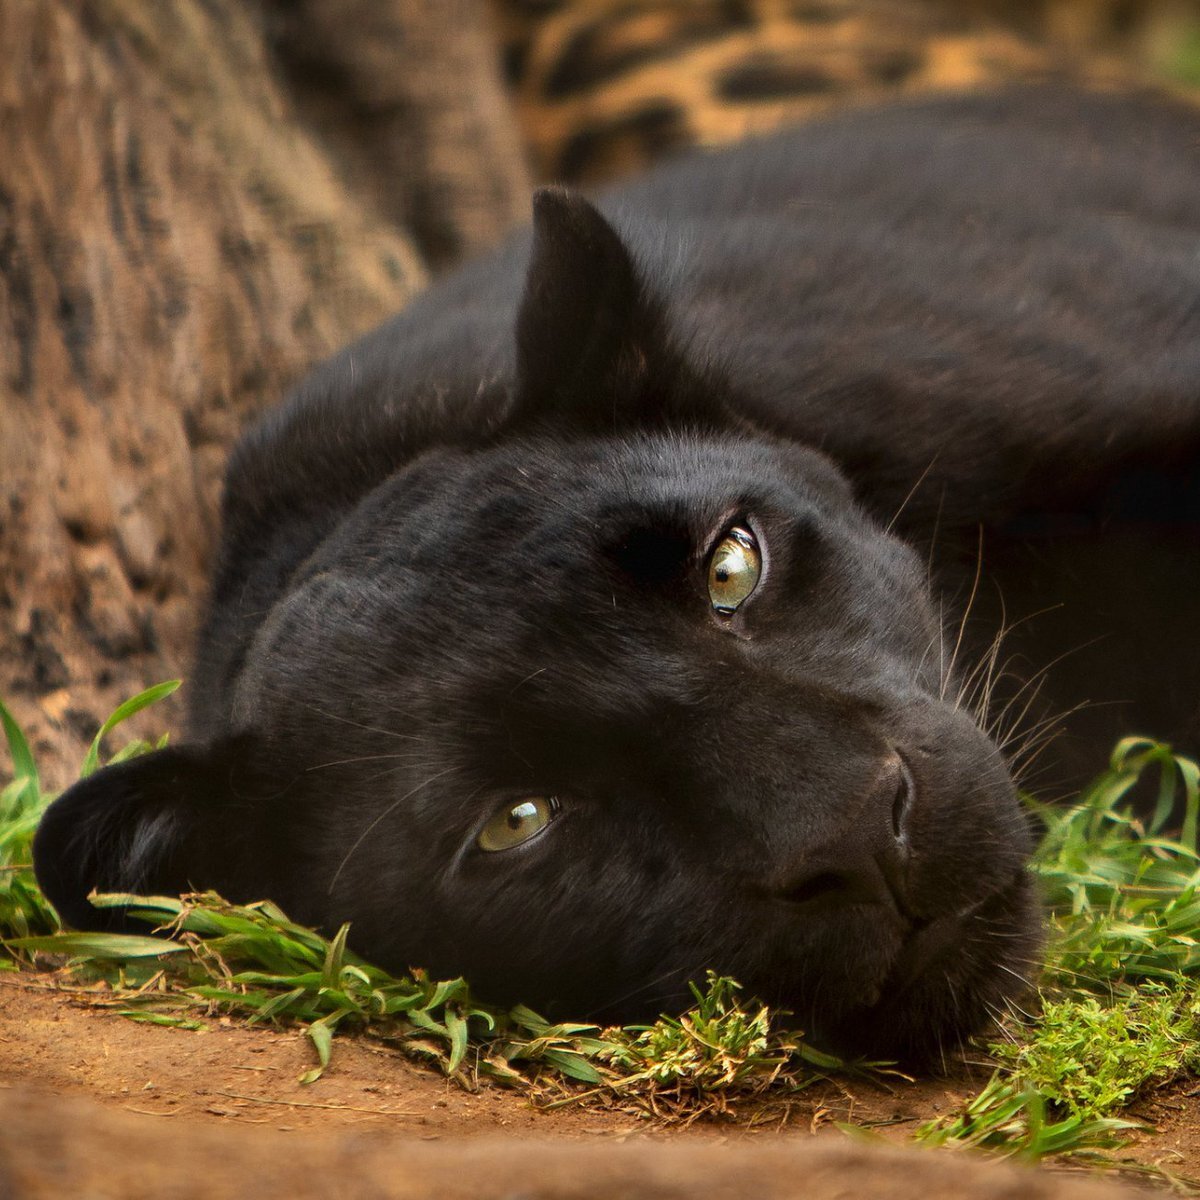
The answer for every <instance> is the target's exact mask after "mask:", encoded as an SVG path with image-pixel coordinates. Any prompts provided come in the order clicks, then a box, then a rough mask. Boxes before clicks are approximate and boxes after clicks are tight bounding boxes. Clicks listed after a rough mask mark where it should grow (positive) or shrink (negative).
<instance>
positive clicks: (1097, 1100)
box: [0, 683, 1200, 1160]
mask: <svg viewBox="0 0 1200 1200" xmlns="http://www.w3.org/2000/svg"><path fill="white" fill-rule="evenodd" d="M176 686H177V685H176V684H174V683H169V684H162V685H159V686H158V687H157V688H151V689H149V690H148V691H146V692H143V693H141V694H140V695H138V696H135V697H134V698H133V699H132V700H130V701H128V702H127V703H126V704H124V705H122V706H121V707H120V708H119V709H118V710H117V711H116V712H115V713H114V714H113V716H112V717H111V718H110V719H109V720H108V721H107V722H106V723H105V725H104V727H103V728H102V730H101V731H100V733H99V734H98V735H97V738H96V741H95V743H94V744H93V746H92V749H91V750H90V751H89V754H88V756H87V758H86V760H85V762H84V764H83V773H88V772H90V771H91V770H94V769H95V768H96V767H97V766H98V765H99V762H100V748H101V744H102V742H103V739H104V738H106V737H107V736H108V735H110V734H111V733H112V732H113V731H114V730H115V729H116V728H117V727H118V726H119V725H120V723H121V722H122V721H123V720H124V719H126V718H127V717H129V716H131V715H132V714H133V713H135V712H138V711H141V709H143V708H145V707H146V706H147V705H149V704H152V703H153V702H154V701H155V700H157V699H159V698H161V697H162V696H164V695H167V694H169V692H170V691H173V690H174V688H175V687H176ZM0 722H2V723H3V726H4V731H5V735H6V738H7V741H8V745H9V751H10V754H11V757H12V762H13V781H12V782H11V783H10V784H9V785H8V786H7V787H5V788H4V789H3V791H0V941H2V945H3V949H4V952H5V953H4V954H0V969H9V970H18V969H21V968H22V967H27V966H32V965H34V964H35V963H36V962H38V961H39V960H40V959H42V958H44V957H45V956H52V959H53V961H54V962H55V963H64V960H65V969H66V970H67V971H68V972H69V973H70V974H71V975H72V976H73V977H75V978H79V979H81V981H83V982H94V981H95V980H97V979H103V980H105V981H107V983H108V984H109V985H110V986H109V989H108V990H107V991H106V995H107V997H108V999H107V1001H106V1003H108V1004H110V1006H111V1007H113V1008H114V1009H115V1010H116V1011H117V1012H119V1013H120V1014H121V1015H123V1016H126V1017H129V1018H130V1019H134V1020H141V1021H149V1022H154V1023H158V1024H168V1025H178V1026H183V1027H192V1028H194V1027H196V1026H197V1024H198V1023H199V1022H200V1021H202V1020H203V1019H204V1018H205V1017H206V1016H208V1015H212V1014H214V1013H218V1012H219V1013H229V1014H234V1015H237V1016H239V1017H241V1018H242V1019H244V1020H246V1021H248V1022H251V1023H258V1022H273V1023H274V1022H298V1023H300V1024H302V1025H303V1026H304V1027H305V1028H306V1029H307V1032H308V1036H309V1038H310V1039H311V1041H312V1044H313V1050H314V1058H315V1065H314V1066H313V1067H312V1069H311V1070H309V1071H308V1072H307V1073H306V1074H305V1075H304V1076H303V1080H304V1082H307V1083H311V1082H314V1081H315V1080H316V1079H318V1078H319V1077H320V1075H321V1072H322V1071H323V1070H324V1069H325V1067H326V1066H327V1065H328V1063H329V1061H330V1056H331V1054H332V1051H333V1046H334V1035H335V1033H337V1032H339V1031H343V1030H358V1031H363V1032H366V1033H368V1034H370V1035H372V1036H374V1037H377V1038H381V1039H384V1040H386V1041H387V1042H389V1043H390V1044H392V1045H394V1046H396V1047H397V1048H398V1049H400V1050H401V1051H403V1052H404V1053H406V1054H408V1055H410V1056H414V1057H417V1058H420V1059H422V1060H425V1061H427V1062H429V1063H431V1064H434V1065H436V1066H437V1067H439V1068H440V1069H441V1070H442V1071H444V1072H445V1073H446V1074H447V1075H449V1076H450V1077H451V1078H453V1079H455V1080H457V1081H458V1082H459V1083H461V1084H463V1085H464V1086H467V1087H472V1086H474V1085H475V1082H476V1081H477V1079H478V1078H479V1076H481V1075H483V1076H489V1077H491V1078H492V1079H494V1080H496V1081H497V1082H500V1083H504V1084H509V1085H512V1086H514V1087H519V1088H522V1089H526V1090H527V1091H528V1092H529V1093H530V1094H531V1095H532V1096H534V1097H535V1099H537V1100H538V1101H539V1102H540V1103H542V1104H546V1105H551V1106H553V1105H558V1104H563V1103H580V1102H587V1101H588V1100H590V1099H594V1098H597V1097H599V1098H601V1099H603V1100H604V1101H605V1102H606V1103H613V1102H614V1100H616V1101H617V1102H621V1103H626V1104H633V1105H636V1106H638V1107H640V1108H641V1109H643V1110H645V1111H648V1112H650V1113H652V1114H654V1115H655V1116H657V1117H659V1118H662V1119H668V1120H675V1121H684V1122H686V1121H690V1120H694V1119H695V1118H696V1117H698V1116H702V1115H708V1114H719V1113H729V1112H735V1111H737V1110H738V1109H739V1108H741V1107H744V1106H746V1105H748V1104H751V1105H761V1104H763V1103H770V1102H772V1101H780V1100H786V1098H787V1097H790V1096H792V1095H794V1094H795V1093H796V1092H798V1091H800V1090H802V1089H803V1088H806V1087H808V1086H810V1085H811V1084H812V1083H814V1082H816V1081H818V1080H821V1079H824V1078H827V1077H828V1076H829V1075H830V1074H833V1073H845V1072H848V1071H860V1072H862V1071H867V1072H874V1073H876V1074H878V1073H879V1072H880V1071H881V1070H883V1069H884V1067H883V1065H881V1064H847V1063H844V1062H840V1061H839V1060H837V1059H834V1058H832V1057H830V1056H828V1055H825V1054H822V1053H821V1052H819V1051H817V1050H815V1049H814V1048H813V1047H810V1046H808V1045H806V1044H805V1042H804V1040H803V1036H802V1035H801V1034H800V1033H798V1032H796V1031H793V1030H789V1029H788V1028H787V1027H786V1022H785V1021H782V1020H781V1019H780V1018H783V1017H785V1016H786V1014H778V1016H776V1015H775V1014H772V1013H771V1012H770V1011H769V1010H768V1009H767V1008H766V1007H765V1006H763V1005H762V1004H759V1003H757V1002H754V1001H752V1000H750V999H748V998H743V997H742V996H741V995H740V991H739V988H738V985H737V984H736V983H735V982H734V981H733V980H730V979H725V978H721V977H718V976H715V975H713V974H711V973H710V974H709V976H708V978H707V979H706V981H705V982H704V985H703V986H696V985H693V992H694V996H695V1003H694V1005H693V1007H692V1008H691V1009H690V1010H689V1011H688V1012H686V1013H684V1014H682V1015H681V1016H675V1017H666V1016H664V1017H662V1018H660V1019H659V1020H658V1021H657V1022H655V1023H654V1024H652V1025H648V1026H630V1027H625V1028H609V1029H597V1028H595V1027H594V1026H590V1025H584V1024H570V1023H566V1024H552V1023H550V1022H547V1021H545V1020H543V1019H542V1018H541V1017H540V1016H538V1015H537V1014H536V1013H534V1012H532V1011H530V1010H529V1009H527V1008H524V1007H521V1006H518V1007H516V1008H513V1009H511V1010H508V1011H501V1010H498V1009H494V1008H491V1007H489V1006H487V1005H484V1004H481V1003H479V1002H478V1001H476V1000H475V999H474V998H473V997H472V995H471V993H470V989H469V988H468V986H467V984H466V983H465V982H464V981H463V980H462V979H455V980H431V979H428V978H427V977H426V976H425V975H424V974H422V973H421V972H419V971H414V972H412V974H410V975H408V976H400V977H397V976H392V975H389V974H387V973H386V972H384V971H381V970H380V969H379V968H377V967H375V966H373V965H372V964H370V963H368V962H366V961H364V960H363V959H361V958H359V957H358V956H356V955H355V954H354V953H353V952H352V951H350V950H349V949H348V947H347V935H348V932H349V930H348V927H344V928H342V929H341V930H339V931H338V933H337V934H336V935H335V936H334V937H333V938H331V939H326V938H324V937H322V936H320V935H319V934H317V933H314V932H313V931H312V930H309V929H306V928H303V927H301V926H299V925H296V924H294V923H292V922H290V921H289V920H288V919H287V917H286V916H285V915H284V914H283V913H282V912H280V911H279V909H278V908H276V907H275V906H274V905H272V904H270V903H269V902H262V903H258V904H250V905H235V904H230V903H228V902H226V901H224V900H222V899H221V898H220V897H218V896H215V895H213V894H207V895H199V896H188V897H183V898H176V897H129V896H110V897H105V898H100V899H99V900H98V902H100V903H107V904H114V905H115V904H129V903H130V902H131V901H133V902H134V903H135V906H136V911H137V912H139V913H140V915H142V916H143V917H144V919H145V920H146V921H147V923H148V928H149V927H152V926H153V927H159V928H161V929H163V930H164V931H165V932H166V933H167V934H168V938H167V939H164V938H163V937H161V936H157V937H139V936H130V935H118V934H94V933H93V934H85V933H74V932H67V931H64V930H62V929H61V927H60V925H59V922H58V919H57V917H56V915H55V914H54V912H53V910H52V908H51V907H50V906H49V905H48V904H47V903H46V901H45V900H44V899H43V898H42V896H41V894H40V892H39V891H38V889H37V886H36V883H35V881H34V878H33V873H32V870H31V869H30V866H29V850H30V843H31V840H32V836H33V831H34V829H35V828H36V824H37V820H38V817H39V815H40V813H41V811H42V809H43V808H44V807H45V805H46V803H48V802H49V799H50V798H49V797H47V796H46V795H44V794H43V792H42V790H41V785H40V782H39V777H38V772H37V765H36V762H35V760H34V756H33V754H32V752H31V750H30V748H29V745H28V743H27V741H26V739H25V738H24V736H23V734H22V732H21V730H20V729H19V728H18V726H17V724H16V722H15V721H14V720H13V719H12V717H11V716H10V715H9V713H8V712H7V710H5V709H4V708H3V706H2V705H0ZM160 744H161V743H160ZM151 748H152V747H151V746H150V745H149V744H147V743H142V742H135V743H131V744H130V745H128V746H126V747H125V748H124V749H123V750H121V751H120V752H119V753H118V755H117V756H115V757H117V758H124V757H128V756H129V755H130V754H135V753H140V752H143V751H145V750H148V749H151ZM110 761H112V760H110ZM1139 782H1140V784H1141V787H1142V788H1143V789H1144V788H1145V787H1146V786H1147V785H1152V786H1153V787H1154V788H1155V789H1156V802H1155V806H1154V810H1153V813H1152V815H1151V816H1150V818H1149V819H1147V820H1144V821H1143V820H1139V819H1138V818H1137V817H1136V816H1134V815H1133V813H1132V810H1131V808H1130V805H1129V799H1130V793H1131V791H1132V790H1133V788H1134V787H1135V786H1137V785H1139ZM1030 804H1031V807H1032V808H1033V810H1034V812H1035V813H1036V816H1037V818H1038V819H1039V820H1040V822H1041V823H1042V826H1043V830H1044V832H1043V835H1042V838H1041V842H1040V845H1039V848H1038V851H1037V853H1036V855H1035V859H1034V863H1033V868H1032V869H1033V871H1034V872H1035V874H1036V875H1037V876H1038V877H1039V878H1040V881H1041V884H1042V887H1043V890H1044V894H1045V897H1046V900H1047V905H1048V912H1049V921H1050V938H1049V942H1048V949H1047V952H1046V959H1045V965H1044V970H1043V974H1042V979H1041V987H1040V993H1039V995H1038V997H1037V1002H1036V1004H1034V1005H1033V1006H1032V1011H1031V1014H1030V1015H1023V1014H1020V1013H1014V1014H1012V1015H1010V1017H1009V1018H1008V1019H1007V1020H1006V1021H1005V1023H1004V1026H1003V1030H1002V1032H1003V1040H998V1041H995V1042H993V1043H992V1044H991V1045H989V1046H988V1047H987V1049H988V1051H989V1053H990V1055H991V1057H992V1059H993V1061H994V1062H995V1064H996V1066H995V1072H994V1074H993V1075H992V1077H991V1079H990V1080H989V1082H988V1083H987V1085H986V1086H985V1087H984V1088H983V1089H982V1090H981V1091H980V1093H979V1094H978V1095H977V1096H975V1097H973V1098H972V1099H971V1100H970V1101H969V1102H968V1103H966V1104H965V1105H964V1106H963V1108H962V1109H961V1110H960V1111H959V1112H957V1113H955V1114H952V1115H951V1116H949V1117H946V1118H943V1119H940V1120H938V1121H933V1122H929V1123H927V1124H925V1125H923V1126H921V1127H920V1128H919V1129H918V1130H917V1132H916V1138H917V1140H919V1141H921V1142H924V1143H927V1144H933V1145H967V1146H975V1147H979V1148H982V1149H987V1150H990V1151H993V1152H996V1153H1000V1154H1005V1155H1011V1156H1017V1157H1022V1158H1027V1159H1033V1160H1036V1159H1039V1158H1044V1157H1046V1156H1049V1155H1068V1154H1070V1155H1087V1154H1095V1153H1096V1152H1098V1151H1102V1150H1108V1149H1112V1148H1113V1147H1116V1146H1119V1145H1120V1144H1121V1143H1122V1140H1123V1139H1124V1138H1125V1137H1127V1136H1128V1133H1129V1131H1130V1130H1131V1129H1134V1128H1137V1127H1138V1123H1137V1122H1136V1121H1132V1120H1130V1119H1128V1117H1127V1116H1125V1115H1123V1113H1124V1110H1126V1109H1127V1108H1128V1106H1129V1105H1130V1103H1131V1102H1132V1101H1134V1100H1135V1099H1136V1098H1137V1097H1138V1096H1139V1095H1141V1094H1143V1093H1144V1092H1145V1091H1146V1089H1148V1088H1151V1087H1154V1086H1157V1085H1159V1084H1162V1083H1165V1082H1168V1081H1170V1080H1171V1079H1173V1078H1174V1077H1176V1076H1178V1075H1180V1074H1182V1073H1184V1072H1187V1071H1191V1070H1193V1069H1196V1068H1197V1067H1198V1066H1200V1049H1198V1047H1197V1038H1198V1035H1200V992H1198V991H1197V986H1196V985H1197V978H1198V977H1200V937H1198V934H1200V855H1198V853H1197V825H1198V822H1200V770H1198V769H1197V767H1196V764H1194V763H1192V762H1190V761H1189V760H1187V759H1183V758H1180V757H1177V756H1175V755H1173V754H1172V753H1171V752H1170V751H1169V749H1168V748H1167V747H1165V746H1162V745H1160V744H1158V743H1154V742H1150V741H1147V740H1145V739H1135V738H1130V739H1126V740H1125V741H1123V742H1121V743H1120V744H1119V745H1118V746H1117V748H1116V750H1115V751H1114V753H1113V756H1112V760H1111V763H1110V765H1109V769H1108V770H1107V771H1106V772H1105V773H1104V774H1103V775H1101V776H1100V777H1099V778H1098V779H1097V780H1096V781H1095V783H1094V784H1093V785H1092V786H1091V787H1090V788H1089V789H1088V790H1087V791H1086V793H1085V794H1084V795H1083V796H1082V797H1081V798H1080V802H1079V803H1078V804H1077V805H1076V806H1074V807H1070V808H1066V807H1047V806H1039V805H1035V804H1033V802H1032V801H1031V802H1030ZM1179 814H1182V818H1180V816H1179ZM1172 822H1176V823H1178V825H1179V827H1178V829H1175V828H1174V826H1173V824H1172Z"/></svg>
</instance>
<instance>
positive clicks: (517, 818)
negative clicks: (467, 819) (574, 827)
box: [476, 796, 559, 851]
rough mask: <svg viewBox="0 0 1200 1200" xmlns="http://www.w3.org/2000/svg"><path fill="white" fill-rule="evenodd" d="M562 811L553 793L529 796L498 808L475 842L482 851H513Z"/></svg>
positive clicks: (540, 830)
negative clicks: (551, 794)
mask: <svg viewBox="0 0 1200 1200" xmlns="http://www.w3.org/2000/svg"><path fill="white" fill-rule="evenodd" d="M558 811H559V802H558V800H557V798H556V797H554V796H530V797H529V798H528V799H527V800H520V801H518V802H517V803H516V804H513V803H511V802H510V803H509V804H507V805H505V806H504V807H503V808H501V809H499V810H498V811H497V812H496V813H495V814H494V815H493V816H492V819H491V820H490V821H489V822H488V823H487V824H486V825H485V826H484V827H483V829H482V830H480V833H479V836H478V838H476V843H477V844H478V846H479V848H480V849H481V850H489V851H494V850H510V849H512V847H513V846H519V845H521V844H522V843H523V842H527V841H529V839H530V838H532V837H534V836H535V835H536V834H539V833H541V832H542V830H543V829H545V828H546V826H547V825H549V824H550V822H551V820H552V819H553V818H554V816H555V815H556V814H557V813H558Z"/></svg>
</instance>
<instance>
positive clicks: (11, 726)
mask: <svg viewBox="0 0 1200 1200" xmlns="http://www.w3.org/2000/svg"><path fill="white" fill-rule="evenodd" d="M0 725H3V726H4V738H5V740H6V741H7V742H8V753H9V755H10V756H11V757H12V764H13V779H14V780H24V781H26V783H27V785H28V784H31V785H32V787H33V790H34V791H35V792H40V791H41V781H40V780H39V779H38V769H37V762H36V760H35V759H34V757H33V751H32V750H31V749H30V747H29V741H28V739H27V738H26V737H25V734H24V732H23V731H22V729H21V727H20V725H18V724H17V721H16V718H15V717H14V716H13V715H12V713H10V712H9V711H8V709H7V708H6V707H5V705H4V703H3V702H2V701H0Z"/></svg>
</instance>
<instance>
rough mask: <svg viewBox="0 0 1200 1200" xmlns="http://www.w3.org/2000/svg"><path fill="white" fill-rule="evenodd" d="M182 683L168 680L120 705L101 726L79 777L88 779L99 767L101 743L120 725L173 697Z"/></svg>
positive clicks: (176, 680)
mask: <svg viewBox="0 0 1200 1200" xmlns="http://www.w3.org/2000/svg"><path fill="white" fill-rule="evenodd" d="M182 682H183V681H182V680H180V679H168V680H167V681H166V682H165V683H156V684H155V685H154V686H153V687H148V688H147V689H146V690H145V691H144V692H138V694H137V695H136V696H132V697H130V698H129V699H128V700H126V701H125V703H124V704H121V705H118V706H117V708H116V709H115V710H114V712H113V714H112V716H111V717H109V718H108V720H107V721H105V722H104V724H103V725H101V726H100V732H99V733H98V734H96V736H95V738H94V739H93V741H92V744H91V746H90V747H89V748H88V752H87V754H86V755H85V756H84V760H83V766H81V767H80V768H79V777H80V778H81V779H86V778H87V777H88V776H89V775H91V774H92V773H93V772H95V770H96V768H97V767H99V765H100V743H101V742H102V741H103V740H104V739H105V738H106V737H107V736H108V735H109V734H110V733H112V731H113V730H114V729H116V727H117V726H118V725H120V724H121V723H122V722H123V721H127V720H129V718H130V717H132V716H133V715H134V714H135V713H140V712H141V711H142V709H143V708H148V707H149V706H150V705H151V704H154V703H156V702H157V701H159V700H162V699H163V698H164V697H166V696H169V695H171V693H172V692H174V691H176V690H177V689H178V688H179V685H180V683H182Z"/></svg>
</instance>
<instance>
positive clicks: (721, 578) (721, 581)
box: [708, 526, 762, 617]
mask: <svg viewBox="0 0 1200 1200" xmlns="http://www.w3.org/2000/svg"><path fill="white" fill-rule="evenodd" d="M760 575H762V556H761V555H760V554H759V552H758V543H757V542H756V541H755V540H754V535H753V534H752V533H750V532H749V531H748V530H745V529H742V528H741V527H740V526H734V528H733V529H731V530H730V531H729V532H728V533H727V534H726V535H725V536H724V537H723V538H722V539H721V540H720V542H719V543H718V544H717V548H716V549H715V550H714V551H713V554H712V558H711V559H709V562H708V598H709V600H710V601H711V602H712V606H713V608H714V609H715V610H716V611H717V612H718V613H719V614H720V615H721V616H723V617H728V616H731V615H732V614H733V613H734V612H736V611H737V610H738V608H739V607H740V606H741V605H742V604H743V602H744V601H745V600H746V599H747V598H748V597H749V595H750V593H751V592H753V591H754V589H755V588H756V587H758V580H759V576H760Z"/></svg>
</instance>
